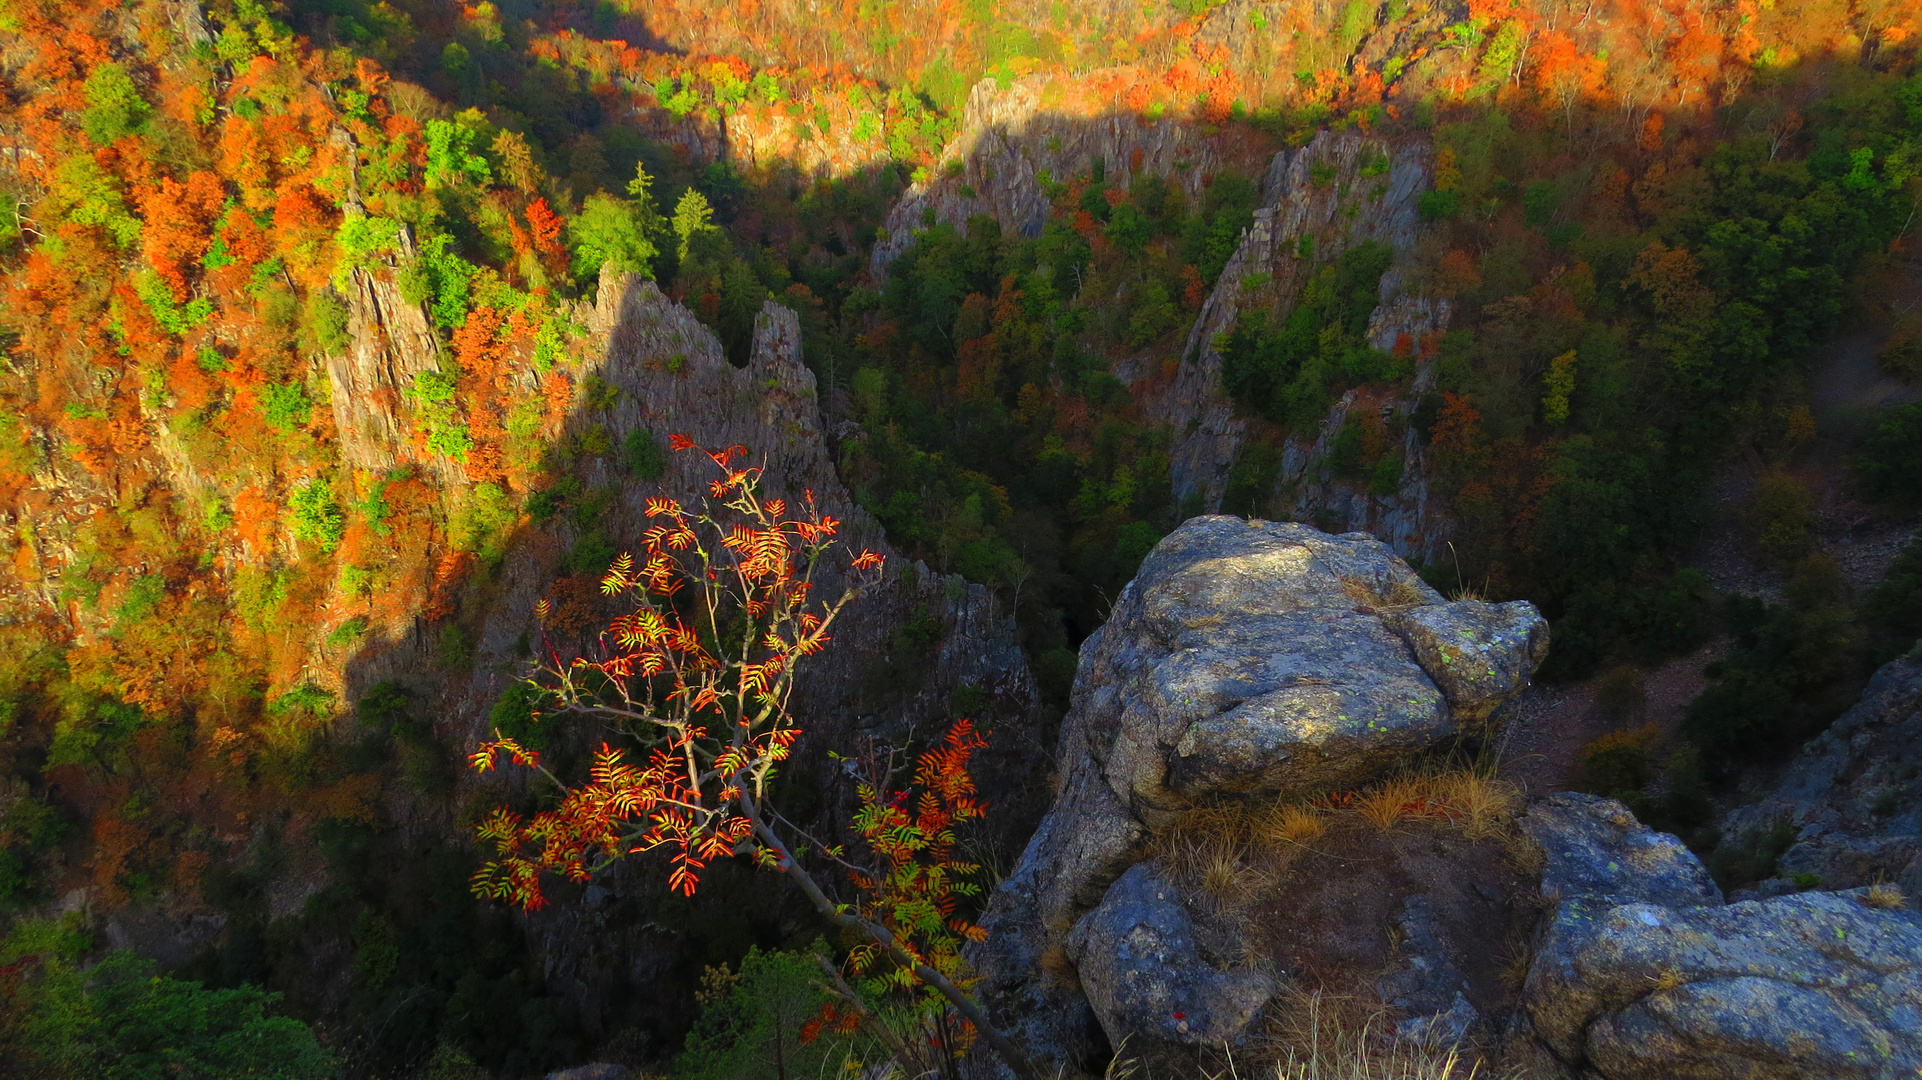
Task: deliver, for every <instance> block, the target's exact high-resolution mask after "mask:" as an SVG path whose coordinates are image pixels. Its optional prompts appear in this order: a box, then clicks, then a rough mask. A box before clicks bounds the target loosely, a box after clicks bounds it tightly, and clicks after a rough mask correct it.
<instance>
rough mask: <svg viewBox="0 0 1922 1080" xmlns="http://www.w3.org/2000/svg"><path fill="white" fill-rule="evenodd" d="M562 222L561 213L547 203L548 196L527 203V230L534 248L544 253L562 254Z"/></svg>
mask: <svg viewBox="0 0 1922 1080" xmlns="http://www.w3.org/2000/svg"><path fill="white" fill-rule="evenodd" d="M562 224H563V223H562V221H561V218H560V215H559V214H556V213H555V212H554V210H553V208H552V207H550V206H548V205H547V197H546V196H542V197H540V198H538V199H535V200H534V201H533V202H531V203H528V204H527V230H528V234H529V236H530V237H531V238H532V240H533V242H534V250H536V251H538V252H540V253H541V254H543V255H557V254H560V253H561V243H560V237H561V227H562Z"/></svg>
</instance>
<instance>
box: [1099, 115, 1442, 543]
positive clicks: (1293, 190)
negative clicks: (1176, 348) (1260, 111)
mask: <svg viewBox="0 0 1922 1080" xmlns="http://www.w3.org/2000/svg"><path fill="white" fill-rule="evenodd" d="M1427 176H1428V163H1427V159H1426V157H1425V154H1424V152H1423V149H1422V148H1421V147H1420V146H1418V145H1410V144H1394V143H1390V142H1388V141H1386V140H1382V139H1375V138H1369V137H1366V136H1363V135H1360V134H1357V133H1355V132H1332V131H1331V132H1323V133H1321V134H1319V135H1317V136H1316V137H1315V139H1314V140H1313V141H1312V142H1310V143H1309V144H1308V145H1307V146H1304V147H1301V148H1299V149H1293V150H1284V151H1282V152H1280V153H1278V154H1276V155H1275V156H1274V158H1273V159H1272V161H1271V162H1270V163H1269V168H1268V172H1267V176H1266V179H1265V181H1264V184H1263V205H1262V206H1261V207H1260V208H1259V209H1257V210H1256V211H1255V216H1254V222H1253V224H1252V225H1251V226H1250V227H1249V228H1248V230H1247V232H1245V233H1243V234H1242V237H1241V242H1240V246H1239V247H1237V249H1236V250H1235V253H1234V255H1233V256H1231V257H1230V259H1229V260H1228V264H1227V266H1226V268H1224V269H1223V270H1222V273H1221V276H1220V278H1218V279H1217V280H1216V282H1215V286H1214V289H1213V290H1212V291H1211V292H1210V294H1209V296H1208V298H1207V300H1206V301H1205V302H1204V303H1203V304H1202V308H1201V314H1200V315H1199V317H1197V319H1196V320H1195V324H1194V327H1193V329H1192V330H1191V331H1190V332H1189V335H1188V340H1187V344H1186V345H1185V347H1184V348H1183V349H1182V356H1181V366H1180V368H1179V369H1178V370H1177V372H1176V373H1175V377H1174V379H1173V380H1171V381H1168V382H1166V383H1163V382H1160V381H1158V380H1150V381H1149V383H1148V385H1147V387H1146V394H1145V397H1144V399H1143V402H1142V404H1143V408H1144V409H1145V410H1146V411H1147V413H1148V415H1149V416H1151V417H1152V418H1154V419H1156V420H1159V421H1162V422H1164V423H1167V424H1169V425H1171V426H1173V427H1174V429H1175V430H1176V431H1177V432H1179V433H1180V434H1179V435H1177V437H1176V443H1175V447H1174V450H1173V455H1172V456H1173V480H1174V489H1175V494H1176V495H1177V496H1181V497H1187V496H1189V495H1199V496H1200V497H1201V500H1202V505H1203V506H1204V507H1206V508H1208V509H1211V510H1212V509H1214V508H1217V507H1219V506H1220V505H1221V498H1222V495H1223V493H1224V492H1225V490H1226V487H1227V479H1228V473H1229V470H1230V469H1232V468H1233V467H1234V464H1235V461H1236V459H1237V458H1238V457H1239V456H1240V454H1241V452H1242V449H1243V447H1244V446H1245V445H1246V443H1247V438H1248V421H1247V420H1246V419H1245V418H1243V417H1241V416H1239V415H1237V410H1236V408H1235V405H1234V403H1233V402H1232V401H1231V400H1230V399H1229V398H1228V396H1227V393H1226V391H1225V390H1224V389H1223V386H1222V380H1221V371H1222V356H1221V352H1220V350H1219V349H1218V348H1217V347H1216V345H1215V342H1216V341H1217V339H1218V338H1219V337H1220V336H1221V335H1222V334H1223V333H1225V332H1227V331H1230V330H1232V329H1233V328H1234V326H1235V324H1236V322H1237V321H1238V320H1239V319H1240V318H1241V316H1242V315H1243V314H1246V313H1249V312H1254V311H1266V312H1268V313H1269V314H1270V318H1271V325H1275V324H1276V323H1275V322H1274V320H1285V319H1286V318H1287V317H1288V315H1289V313H1290V312H1291V311H1292V310H1293V309H1294V307H1295V304H1296V303H1297V302H1298V300H1299V299H1300V296H1301V293H1302V290H1303V289H1304V288H1305V287H1306V285H1307V283H1308V281H1309V279H1310V278H1311V277H1312V276H1313V275H1314V274H1315V273H1317V272H1318V271H1319V270H1320V269H1321V268H1322V267H1324V266H1326V265H1327V262H1328V261H1329V260H1330V259H1333V258H1336V257H1338V256H1340V255H1341V254H1342V253H1343V252H1344V251H1347V250H1349V249H1351V248H1354V247H1356V246H1357V245H1359V244H1361V243H1363V242H1365V241H1370V240H1373V241H1377V242H1380V243H1384V244H1387V245H1388V246H1389V247H1391V248H1393V249H1394V250H1395V252H1396V253H1397V258H1398V259H1402V258H1405V257H1406V256H1407V254H1408V253H1409V252H1410V251H1411V250H1412V248H1413V245H1414V242H1415V238H1416V234H1417V229H1418V224H1419V215H1418V214H1417V213H1416V210H1417V207H1416V201H1417V199H1418V197H1419V196H1420V194H1421V192H1422V191H1423V190H1424V189H1425V187H1426V184H1427ZM1318 179H1319V180H1321V181H1322V182H1320V183H1317V182H1316V181H1317V180H1318ZM1304 252H1308V253H1309V254H1308V255H1307V257H1304ZM1256 275H1259V277H1256ZM1251 278H1254V280H1253V281H1251V280H1250V279H1251ZM1256 282H1260V283H1259V284H1256ZM1402 283H1403V274H1402V272H1401V270H1400V269H1398V268H1391V269H1390V270H1389V271H1388V273H1386V274H1384V275H1383V277H1382V281H1381V290H1380V297H1381V304H1380V306H1379V307H1377V308H1376V310H1375V313H1374V314H1373V316H1371V318H1370V322H1369V328H1368V341H1369V343H1370V344H1371V345H1373V346H1374V347H1376V348H1380V349H1382V350H1384V351H1387V352H1401V353H1402V354H1403V355H1406V356H1411V357H1413V358H1414V359H1415V361H1416V372H1417V374H1416V379H1415V383H1414V386H1413V388H1412V390H1411V392H1410V394H1409V395H1405V396H1403V397H1401V398H1398V399H1396V400H1392V401H1385V400H1382V399H1381V398H1380V396H1379V395H1378V394H1377V395H1373V396H1364V392H1363V391H1351V392H1349V393H1348V394H1346V395H1344V396H1343V398H1342V399H1341V400H1340V401H1339V402H1338V403H1336V405H1335V406H1334V407H1333V408H1332V409H1330V410H1329V413H1328V415H1327V417H1326V418H1325V419H1324V421H1323V422H1322V424H1321V426H1320V428H1319V430H1318V431H1317V430H1310V431H1306V432H1302V433H1299V434H1300V435H1301V437H1300V438H1297V439H1293V440H1290V441H1289V443H1288V445H1287V447H1286V448H1285V450H1284V453H1283V460H1282V466H1281V474H1280V477H1279V478H1278V481H1277V489H1278V491H1280V492H1281V493H1282V494H1281V495H1280V496H1278V499H1279V501H1280V505H1282V506H1284V507H1291V508H1292V512H1293V515H1294V516H1295V517H1298V518H1307V517H1310V516H1312V515H1314V514H1315V513H1316V512H1318V511H1320V512H1331V511H1333V512H1338V513H1339V516H1340V517H1341V518H1343V519H1344V520H1347V521H1349V522H1353V523H1355V524H1356V525H1362V524H1364V523H1365V524H1366V526H1367V527H1368V528H1370V529H1372V530H1374V531H1375V532H1376V533H1377V534H1378V535H1380V536H1382V537H1383V538H1384V539H1386V540H1388V541H1389V542H1390V543H1391V545H1392V546H1393V547H1394V548H1395V549H1396V550H1397V551H1399V552H1402V553H1404V554H1409V555H1413V554H1417V553H1420V554H1424V555H1426V554H1431V553H1432V552H1433V551H1434V549H1435V548H1436V547H1437V546H1438V545H1439V544H1440V542H1441V540H1442V539H1443V537H1445V535H1446V530H1447V522H1446V518H1445V516H1444V515H1442V514H1441V513H1439V512H1438V511H1436V510H1435V509H1434V508H1433V507H1431V506H1430V505H1429V503H1430V500H1429V496H1428V488H1427V480H1426V476H1425V473H1424V469H1423V459H1424V454H1425V448H1424V447H1423V446H1422V443H1421V440H1420V438H1419V437H1418V436H1417V435H1416V433H1414V432H1413V431H1409V432H1407V433H1405V434H1404V435H1403V438H1402V444H1403V445H1402V447H1401V455H1402V465H1403V468H1402V478H1401V482H1400V484H1399V485H1398V487H1397V490H1396V492H1395V493H1394V494H1393V495H1390V496H1386V497H1382V496H1375V495H1373V494H1371V493H1370V491H1369V490H1368V487H1367V486H1366V485H1351V484H1347V483H1341V482H1332V481H1331V480H1330V478H1329V477H1328V476H1327V475H1326V474H1327V471H1328V470H1327V468H1326V465H1327V461H1328V456H1329V454H1330V452H1331V451H1332V449H1333V446H1334V440H1335V438H1336V437H1337V436H1338V435H1339V434H1340V432H1341V429H1342V426H1343V424H1344V423H1345V422H1346V421H1347V419H1348V416H1349V414H1350V412H1351V411H1352V410H1354V409H1356V408H1374V409H1379V410H1382V411H1383V413H1384V415H1389V414H1392V413H1394V412H1395V411H1396V410H1400V411H1401V412H1404V413H1406V412H1409V411H1412V410H1413V408H1414V406H1415V404H1416V402H1417V401H1418V399H1419V397H1420V395H1421V394H1423V393H1426V392H1427V391H1429V390H1430V389H1432V383H1433V379H1434V377H1433V373H1432V366H1433V365H1432V363H1430V360H1431V359H1432V356H1433V355H1434V349H1433V347H1432V346H1433V344H1434V343H1435V342H1436V341H1438V340H1439V337H1440V335H1441V333H1442V332H1444V331H1445V330H1446V329H1447V326H1448V320H1449V315H1450V313H1451V312H1450V307H1449V304H1448V302H1447V301H1446V300H1437V299H1430V298H1427V297H1421V296H1414V295H1402V292H1403V289H1402ZM1250 286H1252V287H1250ZM1148 359H1150V360H1151V361H1152V362H1151V363H1149V364H1145V365H1144V364H1135V365H1132V366H1131V367H1128V368H1127V369H1125V370H1124V369H1117V374H1118V375H1121V376H1122V377H1123V378H1130V377H1131V376H1140V375H1151V374H1154V373H1155V372H1158V370H1159V367H1160V358H1159V357H1150V358H1148Z"/></svg>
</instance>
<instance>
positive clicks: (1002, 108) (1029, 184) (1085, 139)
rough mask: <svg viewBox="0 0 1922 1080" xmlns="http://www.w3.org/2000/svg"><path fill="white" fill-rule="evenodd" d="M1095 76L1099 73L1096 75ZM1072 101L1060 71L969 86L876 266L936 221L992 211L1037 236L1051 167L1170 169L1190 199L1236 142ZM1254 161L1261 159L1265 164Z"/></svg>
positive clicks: (1130, 173) (901, 206)
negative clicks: (957, 120) (951, 132)
mask: <svg viewBox="0 0 1922 1080" xmlns="http://www.w3.org/2000/svg"><path fill="white" fill-rule="evenodd" d="M1090 77H1094V76H1090ZM1086 104H1087V103H1086V102H1085V100H1083V99H1082V98H1080V96H1079V95H1076V96H1075V98H1074V99H1073V102H1072V103H1071V102H1070V100H1069V98H1068V96H1067V95H1066V94H1065V93H1064V92H1063V85H1062V83H1061V82H1060V81H1058V77H1056V76H1045V75H1035V76H1030V77H1028V78H1023V79H1016V80H1013V81H1012V82H1010V83H1009V84H1008V85H1006V86H1005V87H1004V86H1003V85H1002V84H1001V83H999V82H998V81H996V80H994V79H983V80H981V81H980V82H978V83H976V84H975V86H974V89H973V90H972V91H970V92H969V94H968V105H967V110H966V112H965V113H964V114H963V116H962V121H961V131H960V133H959V134H958V135H956V136H955V138H954V139H952V140H951V141H950V142H949V143H948V145H947V147H946V148H945V149H943V150H942V152H941V159H940V161H939V162H938V163H937V167H936V169H935V173H934V175H933V176H932V177H930V178H929V179H927V180H924V181H921V182H919V183H916V184H914V185H913V186H911V187H909V188H908V190H907V191H905V192H903V193H902V195H901V197H900V199H898V200H897V201H896V202H895V204H894V207H893V209H891V210H890V211H889V212H888V219H887V224H886V226H885V232H886V233H887V235H886V236H885V237H884V238H883V239H881V240H880V241H879V242H877V243H876V244H875V245H874V250H873V252H872V254H871V255H870V256H869V268H870V269H871V271H872V272H873V273H874V275H875V276H876V277H877V278H879V277H883V276H885V274H886V272H887V268H888V266H889V264H891V263H892V262H894V260H895V259H897V258H899V257H900V256H901V254H902V253H903V252H905V251H907V250H908V249H909V248H911V247H913V246H914V242H915V232H916V231H917V230H920V229H924V228H927V227H928V226H930V225H933V224H935V223H945V224H948V225H953V226H955V227H956V228H962V227H965V226H966V224H967V221H968V219H969V218H970V217H973V216H974V215H976V214H986V215H988V216H989V217H992V218H994V219H995V220H996V221H998V222H1000V224H1001V227H1002V229H1004V230H1006V231H1007V232H1009V233H1013V234H1016V235H1020V236H1039V235H1041V227H1042V226H1043V225H1044V224H1046V223H1047V220H1048V213H1049V210H1050V207H1051V205H1052V204H1051V201H1050V199H1049V196H1048V193H1047V189H1046V188H1045V187H1044V186H1043V183H1042V179H1043V177H1044V176H1049V177H1052V178H1053V179H1055V180H1058V181H1065V180H1066V179H1067V178H1069V177H1071V176H1075V175H1079V174H1083V173H1086V172H1089V171H1090V170H1091V169H1093V168H1094V167H1095V162H1100V163H1101V168H1102V169H1103V172H1104V174H1105V176H1106V177H1107V179H1108V181H1109V182H1111V183H1114V184H1116V185H1117V186H1119V187H1121V188H1126V187H1127V186H1128V184H1129V183H1130V182H1131V181H1132V179H1133V178H1134V177H1135V176H1138V175H1148V176H1163V177H1167V178H1168V180H1169V181H1170V182H1171V183H1173V184H1176V185H1178V186H1179V187H1181V188H1182V190H1183V191H1184V192H1185V193H1186V194H1187V196H1188V197H1189V199H1190V200H1191V201H1192V200H1195V199H1199V198H1200V196H1201V194H1202V185H1203V183H1204V178H1205V177H1208V176H1210V175H1212V174H1213V173H1214V172H1216V171H1217V170H1219V169H1220V168H1221V166H1222V165H1223V163H1224V161H1225V158H1224V154H1233V153H1234V152H1235V148H1234V147H1232V146H1226V147H1224V146H1218V145H1217V141H1216V140H1215V139H1213V138H1211V137H1210V136H1209V135H1208V134H1207V133H1205V132H1204V131H1203V130H1202V129H1201V128H1199V127H1198V126H1196V125H1195V124H1193V123H1190V122H1187V121H1183V120H1180V119H1177V118H1175V117H1168V118H1166V119H1155V120H1148V119H1145V118H1141V117H1137V116H1135V115H1134V114H1132V113H1118V112H1113V111H1103V112H1099V113H1088V112H1086V111H1085V105H1086ZM1256 167H1259V166H1258V165H1257V166H1256Z"/></svg>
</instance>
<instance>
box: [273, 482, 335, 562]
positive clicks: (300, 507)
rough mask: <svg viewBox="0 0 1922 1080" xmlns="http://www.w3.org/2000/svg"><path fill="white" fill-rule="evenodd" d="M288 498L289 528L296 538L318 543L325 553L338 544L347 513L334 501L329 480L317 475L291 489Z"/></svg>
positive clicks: (332, 487)
mask: <svg viewBox="0 0 1922 1080" xmlns="http://www.w3.org/2000/svg"><path fill="white" fill-rule="evenodd" d="M288 502H289V505H290V506H291V507H292V509H293V512H294V520H293V524H292V525H291V526H290V528H291V529H292V531H293V534H294V537H295V538H296V539H299V540H305V541H307V542H309V543H312V544H318V545H320V550H321V551H322V552H325V553H332V552H333V550H334V549H335V548H337V547H339V546H340V538H341V537H342V536H343V535H344V534H345V533H346V532H347V515H346V514H345V513H344V512H343V511H342V510H341V508H340V504H339V503H338V502H335V501H334V485H333V484H332V483H331V482H329V481H326V480H322V479H320V478H318V477H316V478H314V479H312V480H309V481H307V482H306V483H305V484H302V485H301V486H300V487H297V488H295V489H294V493H293V497H292V498H291V499H290V500H288Z"/></svg>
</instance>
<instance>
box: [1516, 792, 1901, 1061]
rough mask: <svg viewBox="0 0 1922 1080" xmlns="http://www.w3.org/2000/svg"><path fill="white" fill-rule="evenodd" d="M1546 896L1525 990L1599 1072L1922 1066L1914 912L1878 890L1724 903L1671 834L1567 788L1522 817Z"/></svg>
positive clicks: (1547, 1032) (1560, 1048) (1535, 1020)
mask: <svg viewBox="0 0 1922 1080" xmlns="http://www.w3.org/2000/svg"><path fill="white" fill-rule="evenodd" d="M1524 827H1525V828H1526V830H1527V832H1528V834H1529V835H1530V836H1531V837H1532V838H1534V839H1535V841H1536V842H1537V843H1538V844H1540V846H1541V848H1542V850H1543V855H1544V860H1545V869H1544V872H1543V875H1542V893H1543V896H1544V897H1545V898H1546V899H1549V900H1551V901H1553V902H1554V903H1555V904H1556V908H1555V912H1554V915H1553V917H1552V918H1551V919H1550V921H1549V922H1548V924H1547V929H1546V931H1545V933H1544V935H1543V939H1542V942H1541V945H1540V947H1539V949H1538V951H1537V953H1536V957H1535V959H1534V962H1533V964H1532V965H1531V967H1530V970H1529V974H1528V981H1527V985H1526V988H1525V991H1524V1001H1525V1005H1526V1009H1527V1015H1528V1018H1529V1021H1530V1022H1531V1023H1532V1025H1533V1029H1534V1032H1535V1034H1536V1036H1537V1037H1538V1038H1540V1039H1541V1040H1542V1041H1543V1042H1544V1043H1546V1044H1547V1046H1548V1047H1549V1048H1550V1049H1551V1050H1552V1051H1553V1052H1554V1053H1555V1054H1556V1055H1557V1056H1558V1057H1560V1058H1561V1059H1562V1060H1563V1061H1564V1062H1566V1063H1567V1064H1569V1065H1571V1066H1578V1067H1583V1068H1587V1069H1591V1070H1593V1071H1594V1072H1595V1073H1597V1074H1599V1075H1601V1076H1603V1077H1606V1078H1607V1080H1668V1078H1684V1080H1688V1078H1699V1080H1711V1078H1721V1077H1753V1078H1758V1080H1776V1078H1780V1080H1791V1078H1797V1080H1799V1078H1803V1077H1811V1076H1822V1077H1837V1078H1842V1077H1848V1078H1861V1080H1894V1078H1895V1077H1909V1076H1914V1075H1915V1073H1916V1070H1917V1069H1918V1067H1922V1024H1919V1023H1918V1022H1917V1017H1918V1016H1922V916H1918V915H1917V914H1916V913H1915V912H1911V911H1907V910H1902V909H1900V908H1897V907H1893V906H1891V904H1892V901H1891V900H1890V899H1889V897H1890V896H1891V894H1888V893H1885V892H1879V891H1878V892H1875V893H1871V892H1870V890H1866V889H1863V890H1856V891H1853V892H1841V893H1804V894H1801V895H1798V896H1792V897H1779V898H1775V899H1771V900H1763V901H1746V902H1742V903H1737V904H1729V905H1724V904H1723V903H1722V900H1721V894H1720V892H1719V890H1717V889H1716V888H1715V885H1714V883H1713V882H1711V881H1710V880H1709V878H1708V874H1707V871H1706V870H1704V869H1703V867H1702V865H1701V863H1700V862H1699V861H1698V860H1696V859H1695V857H1694V855H1692V854H1691V853H1690V852H1689V851H1688V850H1687V849H1686V848H1684V847H1683V846H1682V845H1681V843H1680V841H1678V840H1676V839H1675V838H1674V837H1672V836H1665V835H1663V834H1659V833H1653V832H1650V831H1649V830H1647V829H1645V828H1643V827H1642V826H1641V825H1640V824H1639V823H1638V822H1636V820H1635V818H1634V816H1633V815H1632V814H1630V813H1629V812H1628V809H1627V808H1626V807H1624V806H1622V805H1621V804H1620V803H1617V802H1614V801H1613V800H1608V799H1599V798H1596V797H1594V796H1586V795H1575V794H1563V795H1557V796H1553V797H1551V798H1549V799H1547V800H1544V801H1543V802H1542V803H1541V804H1539V805H1538V806H1537V807H1535V808H1534V809H1533V810H1531V811H1530V813H1529V815H1528V818H1527V819H1526V821H1525V823H1524Z"/></svg>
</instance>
